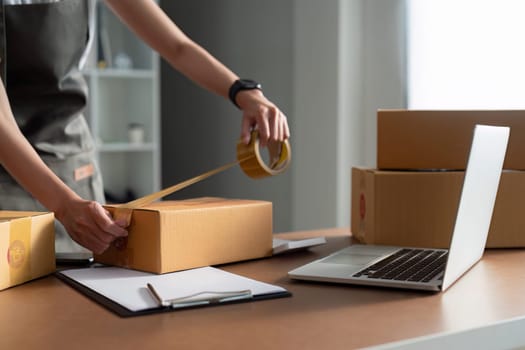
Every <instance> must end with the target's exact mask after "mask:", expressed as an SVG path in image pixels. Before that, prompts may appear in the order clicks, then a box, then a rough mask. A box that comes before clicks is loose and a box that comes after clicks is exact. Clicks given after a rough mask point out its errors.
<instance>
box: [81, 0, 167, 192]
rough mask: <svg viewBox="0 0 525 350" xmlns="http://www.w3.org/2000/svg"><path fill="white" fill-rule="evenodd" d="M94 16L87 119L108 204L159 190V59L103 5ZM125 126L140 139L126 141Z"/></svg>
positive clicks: (86, 73)
mask: <svg viewBox="0 0 525 350" xmlns="http://www.w3.org/2000/svg"><path fill="white" fill-rule="evenodd" d="M95 14H96V15H95V22H96V23H95V33H94V34H95V35H94V42H93V47H92V51H91V54H90V56H89V58H88V61H87V64H86V66H85V67H84V70H83V73H84V75H85V77H86V80H87V82H88V85H89V89H90V90H89V91H90V99H89V104H88V108H87V117H88V122H89V123H90V127H91V130H92V132H93V137H94V139H95V143H96V154H97V159H98V163H99V165H100V170H101V172H102V176H103V179H104V190H105V192H106V194H107V197H108V201H119V202H122V201H127V200H130V199H132V198H136V197H141V196H143V195H146V194H149V193H152V192H155V191H158V190H159V189H160V177H161V173H160V107H159V104H160V101H159V96H160V93H159V58H158V55H157V54H156V53H155V52H154V51H153V50H151V49H150V48H149V47H148V46H146V45H145V44H144V43H143V42H142V41H141V40H140V39H138V38H137V37H136V36H135V35H134V34H133V33H132V32H131V31H129V29H127V27H126V26H125V25H124V24H122V23H121V22H120V20H119V19H118V18H117V17H116V16H115V15H114V14H113V13H112V12H111V10H109V9H108V8H107V7H106V6H105V5H104V3H103V2H101V1H100V2H99V1H97V3H96V11H95ZM131 125H134V126H136V125H139V126H140V128H141V129H142V130H143V138H142V140H141V141H139V142H137V141H133V140H131V138H130V135H129V129H130V126H131Z"/></svg>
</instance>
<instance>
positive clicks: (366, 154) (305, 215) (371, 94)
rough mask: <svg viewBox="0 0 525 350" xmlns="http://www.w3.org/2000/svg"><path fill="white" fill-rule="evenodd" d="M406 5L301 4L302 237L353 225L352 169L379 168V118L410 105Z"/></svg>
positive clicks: (296, 179) (297, 69)
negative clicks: (379, 114)
mask: <svg viewBox="0 0 525 350" xmlns="http://www.w3.org/2000/svg"><path fill="white" fill-rule="evenodd" d="M403 4H404V2H403V1H402V0H395V1H394V0H375V1H371V0H367V1H365V0H329V1H322V2H320V1H315V0H297V1H296V2H295V5H294V22H295V35H294V55H295V57H294V84H293V87H294V95H293V96H294V105H293V106H294V107H293V111H294V119H293V121H294V122H293V132H294V136H293V146H294V167H293V177H292V184H293V200H292V212H293V229H294V230H296V229H312V228H323V227H332V226H341V227H342V226H349V223H350V169H351V166H352V165H366V166H375V158H376V157H375V151H376V111H377V109H378V108H401V107H403V106H404V101H405V97H404V96H405V89H404V86H405V83H404V82H405V78H404V66H405V64H404V47H405V46H404V20H403V17H404V11H403V10H404V9H403Z"/></svg>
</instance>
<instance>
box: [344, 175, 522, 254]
mask: <svg viewBox="0 0 525 350" xmlns="http://www.w3.org/2000/svg"><path fill="white" fill-rule="evenodd" d="M464 174H465V173H464V172H463V171H443V172H431V171H422V172H416V171H381V170H373V169H364V168H353V169H352V213H351V214H352V215H351V217H352V219H351V221H352V223H351V226H352V234H353V235H354V237H356V238H357V239H358V240H360V241H361V242H363V243H368V244H383V245H397V246H412V247H429V248H448V247H449V245H450V239H451V235H452V231H453V229H454V223H455V218H456V213H457V209H458V206H459V198H460V195H461V188H462V184H463V178H464ZM523 208H525V172H524V171H504V172H503V173H502V176H501V180H500V185H499V189H498V195H497V198H496V204H495V207H494V213H493V216H492V221H491V226H490V230H489V235H488V240H487V247H488V248H505V247H525V215H523V213H522V211H523Z"/></svg>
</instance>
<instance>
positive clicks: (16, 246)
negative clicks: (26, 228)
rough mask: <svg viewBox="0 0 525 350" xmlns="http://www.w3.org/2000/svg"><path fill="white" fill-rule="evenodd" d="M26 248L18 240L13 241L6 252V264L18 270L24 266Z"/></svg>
mask: <svg viewBox="0 0 525 350" xmlns="http://www.w3.org/2000/svg"><path fill="white" fill-rule="evenodd" d="M25 258H26V248H25V247H24V243H22V241H20V240H16V241H13V242H12V243H11V245H9V249H8V250H7V263H8V264H9V266H11V267H13V268H19V267H20V266H22V265H23V264H24V260H25Z"/></svg>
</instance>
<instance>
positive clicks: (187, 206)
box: [95, 197, 272, 273]
mask: <svg viewBox="0 0 525 350" xmlns="http://www.w3.org/2000/svg"><path fill="white" fill-rule="evenodd" d="M106 208H107V209H108V210H109V211H110V212H113V210H114V208H113V207H111V206H107V207H106ZM128 232H129V235H128V238H127V239H126V241H127V242H126V244H125V246H124V247H119V248H117V246H116V245H112V246H111V247H110V248H109V249H108V250H107V251H105V252H104V253H103V254H101V255H95V261H98V262H101V263H104V264H109V265H116V266H122V267H126V268H131V269H135V270H142V271H148V272H153V273H166V272H173V271H179V270H185V269H191V268H196V267H202V266H209V265H217V264H224V263H229V262H236V261H242V260H248V259H255V258H261V257H265V256H270V255H271V254H272V203H271V202H266V201H256V200H240V199H223V198H209V197H206V198H197V199H188V200H179V201H161V202H156V203H153V204H151V205H148V206H145V207H142V208H140V209H134V210H133V214H132V217H131V224H130V226H129V227H128Z"/></svg>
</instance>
